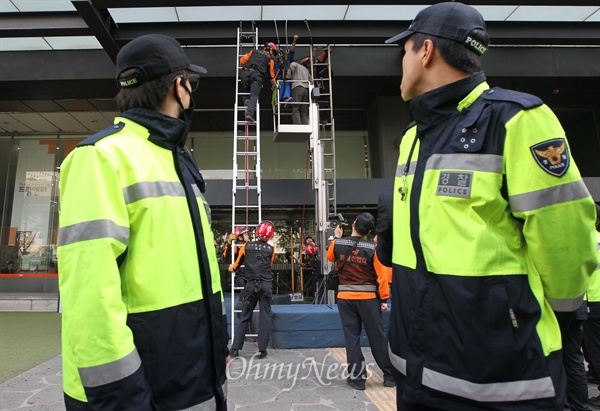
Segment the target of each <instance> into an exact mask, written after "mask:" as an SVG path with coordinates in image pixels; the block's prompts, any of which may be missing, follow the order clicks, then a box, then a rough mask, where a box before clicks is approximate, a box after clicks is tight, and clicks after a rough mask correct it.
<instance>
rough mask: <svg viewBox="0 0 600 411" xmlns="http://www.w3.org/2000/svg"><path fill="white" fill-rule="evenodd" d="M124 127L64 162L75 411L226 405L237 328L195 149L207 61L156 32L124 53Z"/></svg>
mask: <svg viewBox="0 0 600 411" xmlns="http://www.w3.org/2000/svg"><path fill="white" fill-rule="evenodd" d="M116 65H117V81H118V84H119V87H120V89H121V90H120V91H119V94H118V95H117V103H118V104H119V106H120V108H121V109H122V111H123V112H122V114H121V115H119V116H118V117H116V118H115V121H114V125H113V126H110V127H108V128H107V129H105V130H104V131H101V132H100V133H98V134H96V135H94V136H92V137H90V138H88V139H86V140H84V141H83V142H81V143H80V144H79V145H78V146H77V148H76V149H75V150H74V151H73V152H72V153H71V154H70V155H69V156H68V157H67V158H66V159H65V161H64V162H63V164H62V165H61V180H60V208H61V212H60V234H59V247H58V259H59V261H60V273H59V281H60V293H61V302H62V307H63V319H62V321H63V326H62V344H63V347H62V354H63V381H64V392H65V405H66V408H67V410H92V409H93V410H131V411H140V410H181V409H216V410H222V409H225V408H226V398H225V392H226V389H225V383H226V378H225V366H226V359H227V354H228V352H227V338H228V337H227V328H226V318H225V316H224V310H223V307H224V305H223V293H222V290H221V285H220V278H219V277H220V276H219V267H218V264H217V259H216V255H215V251H214V248H213V244H214V239H213V234H212V230H211V217H210V209H209V207H208V205H207V204H206V202H205V200H204V198H203V196H202V192H204V181H203V179H202V175H201V174H200V172H199V169H198V166H197V164H196V162H195V160H194V158H193V156H192V155H191V154H190V152H189V151H188V149H187V148H186V147H185V141H186V138H187V134H188V131H189V127H190V116H191V112H192V110H193V107H194V104H193V98H192V92H193V91H194V90H195V88H196V86H197V83H198V79H199V75H200V74H202V73H206V70H205V69H204V68H203V67H200V66H196V65H192V64H190V62H189V60H188V58H187V56H186V55H185V53H184V51H183V49H182V48H181V46H180V44H179V43H178V42H177V41H176V40H175V39H173V38H170V37H167V36H162V35H144V36H141V37H138V38H136V39H134V40H132V41H131V42H129V43H128V44H127V45H125V46H124V47H123V48H122V49H121V50H120V51H119V54H118V56H117V62H116Z"/></svg>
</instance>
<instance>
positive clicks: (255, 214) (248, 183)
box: [230, 27, 262, 341]
mask: <svg viewBox="0 0 600 411" xmlns="http://www.w3.org/2000/svg"><path fill="white" fill-rule="evenodd" d="M257 49H258V28H254V27H253V31H242V28H241V27H239V28H238V32H237V54H236V55H237V59H236V78H235V95H236V98H235V103H234V107H233V111H234V130H233V176H232V190H231V193H232V197H231V232H234V230H235V227H239V226H241V227H246V228H248V229H250V228H253V227H254V228H255V227H257V226H258V224H259V223H260V222H261V220H262V211H261V165H260V105H259V103H258V102H257V103H256V122H252V123H249V122H247V121H246V108H247V105H248V100H249V99H250V93H249V92H248V91H247V90H242V87H241V78H240V74H241V72H242V70H243V67H242V66H241V64H240V58H241V57H242V56H244V55H245V54H247V53H248V52H250V50H257ZM232 247H235V242H233V243H232ZM232 258H233V253H232ZM232 262H233V261H232ZM243 288H244V287H236V286H235V273H232V274H231V333H230V335H231V340H232V341H233V335H234V332H235V322H236V320H237V314H238V313H240V312H241V310H236V309H235V305H236V301H235V300H236V298H235V292H236V291H238V292H239V291H241V290H243ZM256 311H258V310H255V312H256ZM246 336H247V337H257V334H251V333H246Z"/></svg>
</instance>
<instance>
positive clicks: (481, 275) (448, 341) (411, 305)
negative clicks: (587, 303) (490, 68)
mask: <svg viewBox="0 0 600 411" xmlns="http://www.w3.org/2000/svg"><path fill="white" fill-rule="evenodd" d="M409 108H410V110H411V113H412V115H413V118H414V119H415V124H414V125H413V126H411V127H409V128H408V129H407V131H406V133H405V134H404V137H403V139H402V141H401V145H400V156H399V161H398V168H397V174H396V179H395V187H394V193H393V195H394V199H393V210H394V211H393V213H394V214H393V219H392V220H393V223H392V224H393V244H394V247H393V252H392V263H393V282H392V299H393V301H394V306H393V307H394V308H393V312H392V315H391V320H390V333H389V338H390V341H389V342H390V355H391V360H392V364H394V366H395V368H396V369H397V370H398V371H399V373H400V375H401V381H400V387H399V390H402V392H403V398H404V399H405V400H407V401H408V402H412V403H416V404H425V405H429V406H432V407H438V408H443V409H447V410H455V411H464V410H478V409H484V408H485V409H490V410H495V409H497V410H501V409H502V410H507V409H519V410H536V411H538V410H546V409H548V410H550V409H558V408H557V407H558V406H559V404H560V407H562V402H561V401H562V396H563V395H564V392H562V391H563V389H564V385H563V383H564V379H563V378H561V372H562V370H561V367H562V365H561V357H560V355H559V354H560V349H561V338H560V332H559V328H558V324H557V322H556V318H555V317H554V314H553V309H554V310H556V311H574V310H576V309H577V308H578V307H579V305H580V303H581V300H582V297H583V294H584V292H585V290H586V288H587V285H588V282H589V278H590V275H591V273H592V271H593V270H594V269H595V268H596V266H597V264H598V262H597V258H596V251H595V242H594V239H593V233H592V228H593V225H594V218H595V212H594V203H593V201H592V198H591V197H590V194H589V192H588V190H587V188H586V187H585V185H584V183H583V181H582V179H581V176H580V174H579V171H578V169H577V166H576V165H575V163H574V161H573V159H572V158H571V155H570V152H569V146H568V143H567V140H566V138H565V136H564V131H563V129H562V127H561V126H560V123H559V122H558V120H557V119H556V117H555V116H554V114H553V113H552V111H551V110H550V109H549V108H548V107H547V106H545V105H544V104H543V103H542V101H541V100H539V99H538V98H537V97H534V96H531V95H527V94H524V93H517V92H513V91H510V90H503V89H489V86H488V85H487V83H486V82H485V75H484V74H483V72H481V73H476V74H474V75H472V76H470V77H468V78H466V79H463V80H460V81H457V82H455V83H451V84H448V85H446V86H443V87H440V88H438V89H435V90H432V91H430V92H428V93H425V94H423V95H421V96H418V97H416V98H415V99H413V100H411V101H409ZM511 407H513V408H511Z"/></svg>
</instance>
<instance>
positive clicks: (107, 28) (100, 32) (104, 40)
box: [72, 0, 119, 62]
mask: <svg viewBox="0 0 600 411" xmlns="http://www.w3.org/2000/svg"><path fill="white" fill-rule="evenodd" d="M72 3H73V5H74V6H75V8H76V9H77V11H78V12H79V14H80V15H81V17H82V18H83V20H85V22H86V23H87V25H88V27H89V28H90V30H91V32H92V34H93V35H94V36H95V37H96V39H97V40H98V42H99V43H100V44H101V45H102V48H104V51H106V53H107V54H108V56H109V57H110V59H111V60H112V61H113V62H115V61H116V60H117V53H118V52H119V46H118V45H117V43H116V42H115V40H114V39H113V37H112V34H111V33H112V31H113V30H114V29H115V28H116V26H117V25H116V24H115V22H114V20H113V19H112V17H111V16H110V13H109V12H108V10H106V9H97V8H96V7H94V6H93V5H92V3H91V2H89V1H88V0H74V1H72Z"/></svg>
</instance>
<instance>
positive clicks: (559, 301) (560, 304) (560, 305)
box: [546, 294, 584, 312]
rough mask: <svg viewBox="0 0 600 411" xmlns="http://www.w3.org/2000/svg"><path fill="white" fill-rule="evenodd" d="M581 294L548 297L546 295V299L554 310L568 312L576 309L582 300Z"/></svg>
mask: <svg viewBox="0 0 600 411" xmlns="http://www.w3.org/2000/svg"><path fill="white" fill-rule="evenodd" d="M583 295H584V294H581V295H580V296H579V297H575V298H550V297H548V296H546V300H548V303H550V306H551V307H552V309H553V310H554V311H562V312H570V311H576V310H577V309H578V308H579V306H580V305H581V301H583Z"/></svg>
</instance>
